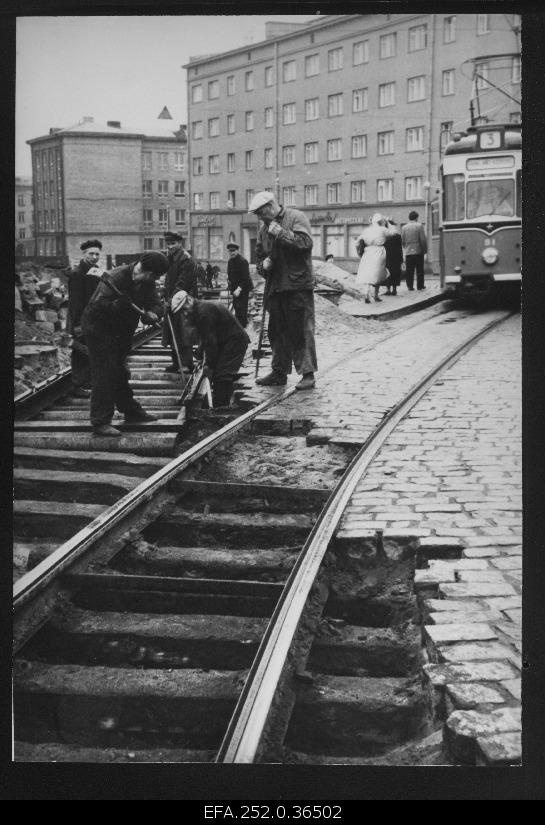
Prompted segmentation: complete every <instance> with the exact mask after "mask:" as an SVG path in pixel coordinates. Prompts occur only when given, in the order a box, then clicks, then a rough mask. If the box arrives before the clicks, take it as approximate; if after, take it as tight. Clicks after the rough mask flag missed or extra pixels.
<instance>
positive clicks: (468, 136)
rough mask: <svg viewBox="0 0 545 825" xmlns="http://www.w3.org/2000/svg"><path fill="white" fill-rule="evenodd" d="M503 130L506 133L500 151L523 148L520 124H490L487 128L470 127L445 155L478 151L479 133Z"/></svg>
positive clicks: (452, 143) (450, 145)
mask: <svg viewBox="0 0 545 825" xmlns="http://www.w3.org/2000/svg"><path fill="white" fill-rule="evenodd" d="M494 129H501V130H502V131H503V133H504V139H503V145H502V146H501V147H499V148H498V151H505V150H508V149H520V148H521V146H522V127H521V125H520V124H518V123H488V124H487V125H486V126H470V127H469V128H468V130H467V132H462V133H461V136H460V137H459V138H458V140H452V141H450V142H449V143H448V144H447V146H446V147H445V155H463V154H465V153H466V152H475V151H476V150H477V135H478V133H479V132H490V131H493V130H494Z"/></svg>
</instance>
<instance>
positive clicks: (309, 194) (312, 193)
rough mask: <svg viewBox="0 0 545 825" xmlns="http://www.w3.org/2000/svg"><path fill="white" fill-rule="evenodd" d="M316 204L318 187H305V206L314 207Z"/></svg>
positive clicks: (314, 185)
mask: <svg viewBox="0 0 545 825" xmlns="http://www.w3.org/2000/svg"><path fill="white" fill-rule="evenodd" d="M317 203H318V186H317V185H316V184H312V185H311V186H305V206H316V205H317Z"/></svg>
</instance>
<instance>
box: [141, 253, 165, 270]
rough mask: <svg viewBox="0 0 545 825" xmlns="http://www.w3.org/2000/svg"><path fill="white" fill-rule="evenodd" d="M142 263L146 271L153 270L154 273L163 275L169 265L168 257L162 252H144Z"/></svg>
mask: <svg viewBox="0 0 545 825" xmlns="http://www.w3.org/2000/svg"><path fill="white" fill-rule="evenodd" d="M140 263H141V264H142V269H145V270H146V272H153V274H154V275H162V274H163V272H166V271H167V269H168V267H169V263H168V258H167V256H166V255H163V253H162V252H144V254H143V255H142V257H141V258H140Z"/></svg>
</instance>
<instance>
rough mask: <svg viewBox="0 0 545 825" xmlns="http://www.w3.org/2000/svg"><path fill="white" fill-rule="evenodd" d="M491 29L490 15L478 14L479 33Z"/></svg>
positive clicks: (485, 32) (484, 32)
mask: <svg viewBox="0 0 545 825" xmlns="http://www.w3.org/2000/svg"><path fill="white" fill-rule="evenodd" d="M489 31H490V15H489V14H478V15H477V34H488V33H489Z"/></svg>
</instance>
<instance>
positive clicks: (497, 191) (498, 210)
mask: <svg viewBox="0 0 545 825" xmlns="http://www.w3.org/2000/svg"><path fill="white" fill-rule="evenodd" d="M514 214H515V181H514V180H509V179H508V178H505V179H503V180H476V181H473V180H470V181H468V183H467V215H466V217H467V218H469V219H470V220H472V219H473V218H481V217H483V215H500V216H501V217H505V218H512V217H513V215H514Z"/></svg>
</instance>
